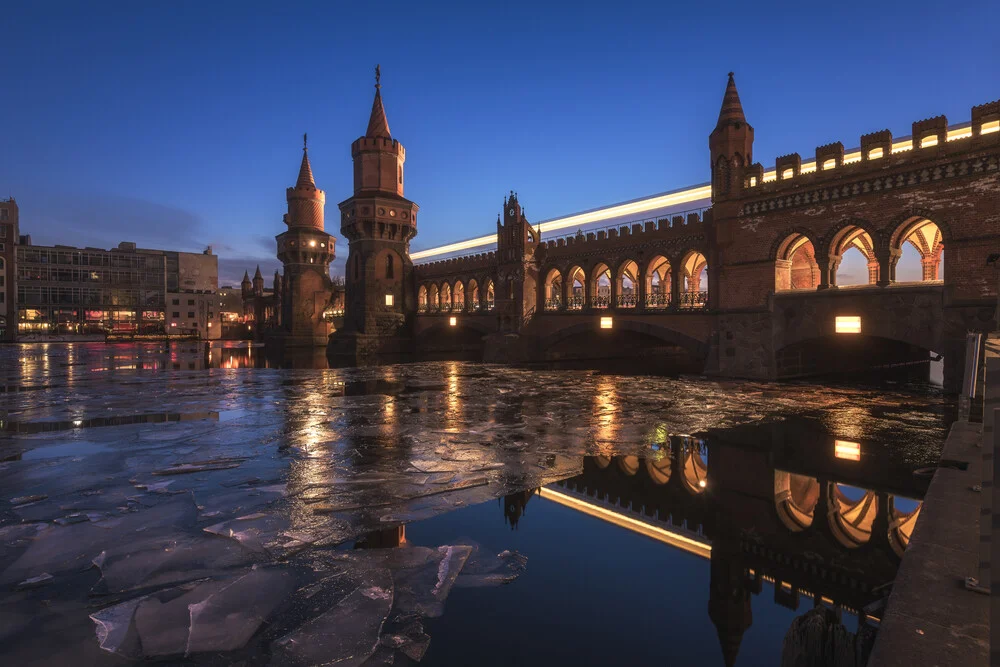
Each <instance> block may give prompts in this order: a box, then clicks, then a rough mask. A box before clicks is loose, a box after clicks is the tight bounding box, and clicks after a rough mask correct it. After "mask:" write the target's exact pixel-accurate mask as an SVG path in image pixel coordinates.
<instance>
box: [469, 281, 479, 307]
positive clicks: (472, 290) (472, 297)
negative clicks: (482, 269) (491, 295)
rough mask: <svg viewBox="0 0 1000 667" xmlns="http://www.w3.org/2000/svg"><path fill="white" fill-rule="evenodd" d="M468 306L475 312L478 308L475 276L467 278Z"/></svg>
mask: <svg viewBox="0 0 1000 667" xmlns="http://www.w3.org/2000/svg"><path fill="white" fill-rule="evenodd" d="M469 308H470V309H471V310H472V312H476V311H477V310H479V308H480V304H479V283H477V282H476V279H475V278H472V279H470V280H469Z"/></svg>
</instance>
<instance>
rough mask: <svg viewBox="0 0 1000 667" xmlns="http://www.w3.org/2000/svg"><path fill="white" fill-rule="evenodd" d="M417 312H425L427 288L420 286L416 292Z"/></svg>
mask: <svg viewBox="0 0 1000 667" xmlns="http://www.w3.org/2000/svg"><path fill="white" fill-rule="evenodd" d="M417 310H418V311H419V312H421V313H426V312H427V286H426V285H421V286H420V289H418V290H417Z"/></svg>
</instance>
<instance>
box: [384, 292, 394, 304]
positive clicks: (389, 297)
mask: <svg viewBox="0 0 1000 667" xmlns="http://www.w3.org/2000/svg"><path fill="white" fill-rule="evenodd" d="M392 301H393V299H392V295H391V294H386V295H385V305H387V306H391V305H392Z"/></svg>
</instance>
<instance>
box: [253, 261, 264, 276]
mask: <svg viewBox="0 0 1000 667" xmlns="http://www.w3.org/2000/svg"><path fill="white" fill-rule="evenodd" d="M253 279H254V280H263V279H264V276H263V275H261V272H260V264H258V265H257V271H256V272H255V273H254V274H253Z"/></svg>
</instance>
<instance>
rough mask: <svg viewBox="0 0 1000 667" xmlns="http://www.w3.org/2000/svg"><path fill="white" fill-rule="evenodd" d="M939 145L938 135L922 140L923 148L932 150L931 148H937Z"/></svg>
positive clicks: (921, 145)
mask: <svg viewBox="0 0 1000 667" xmlns="http://www.w3.org/2000/svg"><path fill="white" fill-rule="evenodd" d="M937 145H938V138H937V135H936V134H932V135H930V136H927V137H924V138H923V139H921V140H920V147H921V148H930V147H931V146H937Z"/></svg>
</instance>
